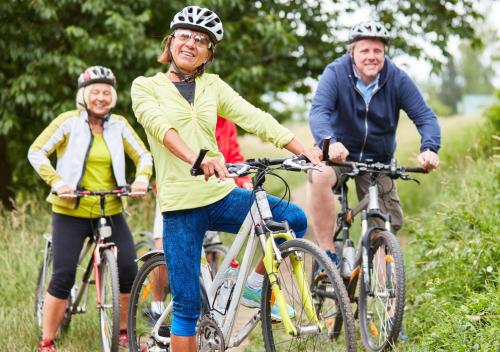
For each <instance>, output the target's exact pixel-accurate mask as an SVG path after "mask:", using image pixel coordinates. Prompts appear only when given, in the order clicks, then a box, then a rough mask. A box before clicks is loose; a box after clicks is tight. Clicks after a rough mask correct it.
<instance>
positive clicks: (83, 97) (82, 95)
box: [76, 83, 118, 110]
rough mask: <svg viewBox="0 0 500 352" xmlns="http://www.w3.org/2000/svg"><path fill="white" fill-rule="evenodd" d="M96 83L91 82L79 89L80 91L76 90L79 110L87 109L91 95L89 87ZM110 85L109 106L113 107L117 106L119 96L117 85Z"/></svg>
mask: <svg viewBox="0 0 500 352" xmlns="http://www.w3.org/2000/svg"><path fill="white" fill-rule="evenodd" d="M94 84H96V83H94ZM94 84H89V85H88V86H86V87H82V88H80V89H78V92H76V108H77V109H78V110H85V109H86V106H88V105H89V96H90V89H89V88H90V87H92V86H93V85H94ZM109 86H110V87H111V104H110V105H109V108H110V109H113V108H114V107H115V106H116V102H117V100H118V96H117V94H116V89H115V87H113V86H112V85H109Z"/></svg>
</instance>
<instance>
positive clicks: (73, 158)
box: [28, 110, 153, 208]
mask: <svg viewBox="0 0 500 352" xmlns="http://www.w3.org/2000/svg"><path fill="white" fill-rule="evenodd" d="M103 127H104V130H103V138H104V141H105V142H106V146H107V147H108V150H109V153H110V155H111V163H112V168H113V175H114V177H115V180H116V184H117V185H118V186H121V185H125V184H126V183H127V182H126V179H125V153H127V155H128V156H129V157H130V158H131V159H132V160H133V162H134V164H135V167H136V178H135V181H142V182H145V183H148V182H149V177H150V176H151V174H152V172H153V160H152V157H151V154H150V153H149V151H148V150H147V149H146V146H145V145H144V143H143V142H142V141H141V139H140V138H139V136H138V135H137V134H136V133H135V131H134V130H133V129H132V127H131V126H130V124H129V123H128V122H127V120H126V119H125V118H124V117H123V116H120V115H114V114H112V115H110V116H109V118H108V119H107V120H106V121H105V122H104V126H103ZM92 138H93V136H92V132H91V130H90V126H89V124H88V115H87V112H86V111H78V110H73V111H68V112H65V113H63V114H61V115H59V116H58V117H57V118H56V119H54V120H53V121H52V122H51V123H50V124H49V125H48V126H47V127H46V128H45V130H44V131H43V132H42V133H41V134H40V135H39V136H38V137H37V138H36V139H35V141H34V142H33V144H32V145H31V147H30V149H29V151H28V159H29V161H30V163H31V165H32V166H33V168H34V169H35V170H36V172H37V173H38V174H39V175H40V177H41V178H42V179H43V180H44V181H45V182H46V183H47V184H48V185H49V186H51V188H52V190H57V189H58V188H59V187H61V186H63V185H68V186H69V187H71V188H73V189H77V186H78V184H79V182H80V180H81V178H82V177H83V173H84V171H85V165H86V162H87V156H88V152H89V150H90V146H91V145H92ZM54 150H55V151H56V153H57V166H56V168H55V169H54V168H53V167H52V165H51V163H50V160H49V158H48V157H49V155H51V154H52V153H53V152H54ZM47 200H48V201H49V202H50V203H52V204H56V205H60V206H63V207H68V208H69V207H74V206H75V204H76V203H75V202H74V201H68V200H63V199H61V198H59V197H56V196H54V195H49V197H48V198H47Z"/></svg>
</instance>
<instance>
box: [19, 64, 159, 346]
mask: <svg viewBox="0 0 500 352" xmlns="http://www.w3.org/2000/svg"><path fill="white" fill-rule="evenodd" d="M115 85H116V79H115V76H114V75H113V72H111V70H110V69H108V68H105V67H101V66H92V67H89V68H87V69H86V70H85V71H84V72H83V73H82V74H81V75H80V77H79V79H78V92H77V95H76V104H77V108H78V110H73V111H68V112H65V113H63V114H61V115H59V116H58V117H57V118H56V119H55V120H53V121H52V122H51V123H50V124H49V126H47V128H45V130H44V131H43V132H42V133H41V134H40V135H39V136H38V137H37V139H36V140H35V141H34V142H33V144H32V145H31V147H30V150H29V153H28V159H29V161H30V163H31V164H32V166H33V168H34V169H35V170H36V172H37V173H38V174H39V175H40V177H42V179H43V180H44V181H45V182H46V183H47V184H49V185H50V186H51V188H52V191H54V192H55V193H56V194H57V195H55V194H51V195H50V196H49V197H48V199H47V200H48V201H49V202H50V203H51V204H52V213H53V215H52V245H53V250H54V260H53V265H54V270H53V275H52V278H51V281H50V284H49V287H48V290H47V291H48V292H47V294H46V296H45V300H44V307H43V328H42V330H43V332H42V340H41V341H40V343H39V346H38V351H39V352H52V351H54V350H55V349H56V346H55V344H54V338H55V337H56V333H57V329H58V327H59V325H60V323H61V321H62V319H63V317H64V312H65V309H66V305H67V300H68V297H69V294H70V290H71V287H72V286H73V284H74V281H75V273H76V265H77V262H78V256H79V254H80V251H81V249H82V246H83V242H84V240H85V238H86V237H87V236H89V235H90V234H91V233H92V228H93V227H95V226H96V224H95V223H96V221H97V219H98V218H99V215H100V214H99V205H98V199H97V198H96V197H85V198H81V199H79V200H75V199H71V198H69V197H68V195H69V194H71V193H72V192H73V191H74V190H76V189H89V190H106V189H113V188H115V187H117V186H123V185H125V184H126V183H127V182H126V180H125V153H126V154H127V155H128V156H129V157H130V158H131V159H132V160H133V161H134V163H135V166H136V177H135V180H134V182H133V183H132V185H131V188H132V192H134V193H145V192H146V191H147V187H148V183H149V177H150V176H151V173H152V166H153V165H152V158H151V154H150V153H149V151H148V150H147V149H146V147H145V146H144V143H143V142H142V141H141V140H140V138H139V137H138V136H137V134H136V133H135V132H134V130H133V129H132V128H131V126H130V125H129V123H128V122H127V120H126V119H125V118H124V117H122V116H119V115H114V114H111V109H112V108H113V107H114V106H115V105H116V100H117V95H116V90H115ZM54 151H56V153H57V166H56V168H55V169H54V168H53V167H52V165H51V163H50V160H49V158H48V157H49V155H50V154H52V153H53V152H54ZM122 211H123V208H122V203H121V201H120V200H119V199H118V198H116V197H114V198H112V199H109V200H107V201H106V206H105V215H106V217H108V218H109V223H110V224H111V226H112V229H113V235H112V236H111V238H110V241H112V242H114V243H115V244H116V245H117V247H118V258H117V262H118V271H119V281H120V346H122V345H123V347H127V344H128V341H127V335H126V329H127V308H128V300H129V295H130V289H131V287H132V283H133V281H134V277H135V275H136V273H137V265H136V263H135V261H134V259H135V250H134V243H133V240H132V235H131V233H130V230H129V228H128V226H127V223H126V221H125V219H124V217H123V215H122Z"/></svg>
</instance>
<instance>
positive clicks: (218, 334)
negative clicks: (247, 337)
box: [196, 314, 226, 352]
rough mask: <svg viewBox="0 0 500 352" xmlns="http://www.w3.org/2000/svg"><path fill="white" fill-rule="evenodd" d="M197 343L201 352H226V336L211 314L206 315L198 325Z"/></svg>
mask: <svg viewBox="0 0 500 352" xmlns="http://www.w3.org/2000/svg"><path fill="white" fill-rule="evenodd" d="M196 343H197V345H198V351H199V352H212V351H214V352H223V351H225V350H226V346H225V343H224V335H223V334H222V331H221V330H220V328H219V325H217V322H216V321H215V320H214V319H213V318H212V317H211V316H210V314H206V315H204V316H203V317H202V318H201V319H200V321H199V323H198V327H197V329H196Z"/></svg>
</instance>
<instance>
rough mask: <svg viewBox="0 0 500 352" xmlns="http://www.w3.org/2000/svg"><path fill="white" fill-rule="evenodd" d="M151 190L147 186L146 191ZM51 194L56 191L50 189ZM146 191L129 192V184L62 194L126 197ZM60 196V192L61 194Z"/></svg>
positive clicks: (68, 195) (65, 195)
mask: <svg viewBox="0 0 500 352" xmlns="http://www.w3.org/2000/svg"><path fill="white" fill-rule="evenodd" d="M151 190H152V187H151V186H149V187H148V192H149V191H151ZM51 193H52V194H55V195H57V192H56V191H52V192H51ZM144 194H146V192H131V190H130V185H125V186H119V187H117V188H115V189H111V190H103V191H91V190H75V191H73V193H70V194H64V197H65V198H83V197H89V196H99V197H104V196H107V195H114V196H117V197H128V196H139V195H144ZM61 196H62V194H61Z"/></svg>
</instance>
